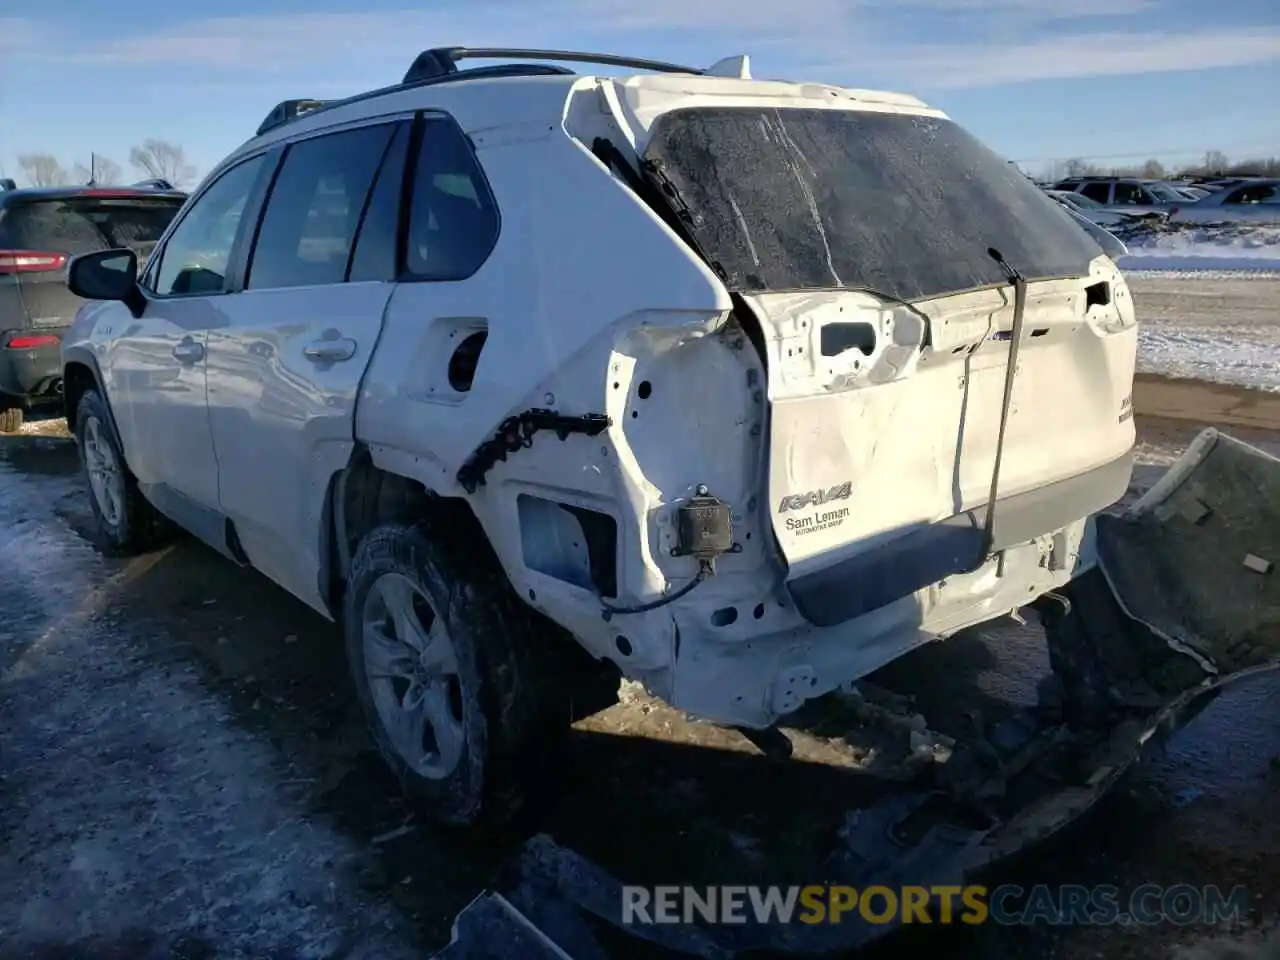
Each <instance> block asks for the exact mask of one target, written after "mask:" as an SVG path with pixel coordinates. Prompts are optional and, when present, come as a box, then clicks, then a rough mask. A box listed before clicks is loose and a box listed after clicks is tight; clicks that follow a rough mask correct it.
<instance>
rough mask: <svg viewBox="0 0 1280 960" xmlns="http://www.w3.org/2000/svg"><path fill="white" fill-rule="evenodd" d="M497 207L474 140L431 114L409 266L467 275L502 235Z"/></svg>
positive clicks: (416, 187)
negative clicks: (476, 151) (475, 151)
mask: <svg viewBox="0 0 1280 960" xmlns="http://www.w3.org/2000/svg"><path fill="white" fill-rule="evenodd" d="M498 227H499V223H498V207H497V204H496V203H495V202H494V199H493V194H492V193H490V191H489V184H488V181H486V180H485V177H484V173H483V172H482V171H481V169H480V164H479V162H478V161H477V160H476V157H475V154H474V153H473V152H472V150H471V145H470V144H469V143H468V142H467V139H466V137H464V136H463V134H462V131H461V130H459V129H458V127H457V125H456V124H455V123H454V122H453V121H452V120H450V119H447V118H444V117H433V118H430V119H428V120H427V122H426V124H425V128H424V130H423V135H422V146H421V148H420V150H419V152H418V157H417V162H416V165H415V169H414V174H413V201H412V206H411V208H410V213H409V237H408V245H407V247H406V251H405V268H406V269H407V270H408V272H409V273H410V274H411V275H412V276H414V277H415V278H417V279H420V280H465V279H466V278H467V277H469V276H471V275H472V274H473V273H475V272H476V271H477V270H479V269H480V267H481V265H482V264H483V263H484V262H485V260H487V259H489V254H490V253H492V252H493V247H494V244H496V243H497V241H498Z"/></svg>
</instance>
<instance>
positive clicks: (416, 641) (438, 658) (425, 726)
mask: <svg viewBox="0 0 1280 960" xmlns="http://www.w3.org/2000/svg"><path fill="white" fill-rule="evenodd" d="M361 635H362V639H363V647H364V666H365V674H366V675H367V676H368V678H369V686H370V689H371V692H372V694H373V703H374V707H375V709H376V710H377V713H378V719H379V720H380V721H381V723H382V728H383V730H384V731H385V732H386V734H387V739H388V740H389V741H390V742H391V746H392V748H393V749H394V750H395V751H396V753H397V754H398V755H399V756H400V758H401V759H402V760H403V761H404V762H405V763H406V764H407V765H408V766H409V768H410V769H411V770H413V771H414V772H415V773H418V774H420V775H421V776H423V777H427V778H428V779H432V780H440V779H443V778H444V777H447V776H449V774H451V773H453V771H454V770H456V769H457V767H458V764H459V762H461V760H462V754H463V752H464V750H465V747H466V730H465V722H464V711H463V708H462V686H461V682H460V678H459V675H458V659H457V655H456V653H455V651H454V647H453V642H452V640H451V639H450V637H449V633H448V628H447V627H446V625H445V620H444V617H442V616H440V615H439V613H438V611H437V610H436V609H435V606H434V605H433V604H432V603H431V600H430V598H428V597H427V595H426V594H425V593H424V592H423V591H422V590H421V589H420V588H419V587H418V586H417V584H415V583H414V582H413V581H412V580H410V579H409V578H408V577H405V576H403V575H401V574H398V573H388V574H384V575H383V576H382V577H380V578H379V579H377V580H376V581H374V583H373V586H372V587H371V588H370V590H369V596H368V597H367V598H366V599H365V603H364V615H363V617H362V624H361Z"/></svg>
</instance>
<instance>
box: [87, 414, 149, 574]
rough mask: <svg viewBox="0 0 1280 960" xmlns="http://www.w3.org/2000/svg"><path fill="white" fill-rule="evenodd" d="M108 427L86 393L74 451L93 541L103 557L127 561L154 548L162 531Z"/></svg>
mask: <svg viewBox="0 0 1280 960" xmlns="http://www.w3.org/2000/svg"><path fill="white" fill-rule="evenodd" d="M110 424H111V418H110V415H109V414H108V413H107V406H106V404H105V403H104V402H103V400H102V397H101V396H100V395H99V394H98V392H97V391H96V390H88V391H86V392H85V394H84V396H82V397H81V398H80V403H79V404H78V405H77V407H76V447H77V448H78V449H79V451H80V466H81V469H82V470H83V471H84V475H85V483H86V485H87V486H88V487H89V504H90V506H91V508H92V509H93V519H94V541H95V542H96V543H97V545H98V547H99V548H100V549H101V550H103V552H105V553H110V554H113V555H116V556H133V555H136V554H139V553H145V552H146V551H147V550H150V549H153V548H154V547H156V546H159V544H160V543H161V542H162V541H163V540H164V539H165V534H166V532H167V529H168V527H167V524H166V523H165V521H164V520H163V518H162V517H161V516H160V514H159V513H158V512H157V511H156V509H155V508H154V507H153V506H151V504H150V503H148V502H147V500H146V498H145V497H143V496H142V492H141V491H140V490H139V489H138V481H137V479H136V478H135V477H134V475H133V474H132V473H131V472H130V471H129V467H128V465H127V464H126V463H125V459H124V453H123V452H122V451H121V449H120V445H119V443H118V442H117V441H116V437H115V433H114V432H113V431H112V429H111V426H110ZM95 476H96V479H95ZM99 481H100V482H101V486H99ZM108 490H109V491H110V492H109V493H108V492H105V491H108Z"/></svg>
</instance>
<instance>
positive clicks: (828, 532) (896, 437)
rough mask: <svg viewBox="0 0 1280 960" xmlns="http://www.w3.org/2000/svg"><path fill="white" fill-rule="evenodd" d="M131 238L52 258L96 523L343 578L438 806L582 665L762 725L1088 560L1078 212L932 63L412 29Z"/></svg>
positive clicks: (1130, 363) (313, 601)
mask: <svg viewBox="0 0 1280 960" xmlns="http://www.w3.org/2000/svg"><path fill="white" fill-rule="evenodd" d="M468 58H482V59H489V60H499V59H505V60H507V61H514V62H505V63H499V64H498V65H496V66H495V65H489V66H481V67H476V68H469V69H459V68H458V67H457V63H458V61H460V60H463V59H468ZM573 61H586V62H595V63H601V64H605V65H608V66H611V67H618V66H621V67H625V68H634V71H635V73H634V75H630V76H624V77H608V76H595V75H582V74H580V73H575V72H573V71H571V70H570V69H568V68H567V67H565V66H562V65H561V64H564V63H567V62H573ZM137 271H138V267H137V264H136V261H135V256H134V254H133V253H132V252H129V251H124V250H120V251H107V252H102V253H94V254H89V255H86V256H83V257H81V258H79V259H78V260H76V261H75V262H74V264H73V266H72V268H71V272H70V279H69V284H70V286H71V288H72V289H73V290H74V291H75V292H76V293H77V294H78V295H80V296H82V297H87V298H90V299H93V300H98V301H106V302H102V303H95V304H91V305H89V306H86V307H85V308H84V309H83V310H82V311H81V313H80V315H79V317H78V319H77V321H76V323H75V326H74V328H73V329H72V330H71V331H70V332H69V334H68V335H67V337H66V339H65V342H64V353H63V359H64V366H65V396H66V403H67V417H68V423H69V425H70V426H71V428H72V429H73V430H74V432H75V435H76V437H77V440H78V441H79V444H80V448H81V451H82V456H83V460H84V465H85V469H86V472H87V475H88V479H89V483H90V486H91V488H92V494H93V505H94V510H95V513H96V515H97V518H98V521H99V525H100V528H101V535H102V539H103V542H104V544H106V545H108V546H110V547H111V548H114V549H116V550H119V551H134V550H140V549H145V548H147V547H149V546H150V545H152V544H153V543H154V542H155V539H154V538H155V535H156V534H158V533H159V532H160V531H161V529H162V528H163V527H164V525H165V524H164V521H165V520H166V519H167V520H168V521H172V522H173V523H176V524H177V525H179V526H180V527H182V528H185V529H186V530H187V531H189V532H191V533H192V534H194V535H195V536H197V537H198V538H200V539H201V540H203V541H205V542H206V543H208V544H209V545H210V546H212V547H213V548H214V549H216V550H218V551H220V552H222V553H223V554H225V555H226V556H227V557H229V558H230V559H232V560H234V561H235V562H238V563H240V564H244V565H251V566H252V567H254V568H256V569H257V570H259V571H261V572H262V573H263V574H265V575H267V576H268V577H270V578H271V579H272V580H274V581H275V582H276V583H278V584H279V585H281V586H282V587H284V588H285V589H286V590H288V591H289V592H291V593H292V594H294V595H295V596H297V597H298V598H300V599H301V600H303V601H304V602H306V603H307V604H309V605H310V606H312V607H314V608H315V609H316V610H318V611H320V612H321V613H322V614H324V615H325V616H327V617H330V618H335V619H337V618H340V619H341V620H342V622H343V623H344V625H345V630H346V636H347V641H348V652H349V656H350V665H351V670H352V673H353V675H354V679H355V684H356V688H357V690H358V693H359V696H360V699H361V702H362V704H363V706H364V708H365V709H366V711H367V713H368V716H369V719H370V723H371V726H372V728H373V731H374V735H375V737H376V739H377V742H378V744H379V746H380V748H381V750H382V752H383V754H384V755H385V757H386V759H387V761H388V762H389V763H390V764H391V765H392V766H393V767H394V768H395V770H396V771H397V772H398V773H399V775H400V776H401V777H402V778H403V780H404V781H405V782H406V784H407V785H409V786H410V787H411V788H412V789H413V790H414V791H415V792H417V793H418V794H419V795H420V796H421V797H422V799H423V800H424V801H425V802H426V804H427V806H428V807H429V808H430V809H431V811H432V812H433V814H434V815H435V816H436V817H438V818H439V819H441V820H443V821H449V822H471V821H474V820H476V819H477V818H479V817H481V816H487V815H490V814H493V815H497V814H498V812H499V811H501V810H504V809H506V808H507V807H509V804H507V803H505V800H507V799H509V798H510V797H512V796H514V795H515V791H514V790H513V789H512V787H513V785H514V783H515V782H516V780H517V779H518V775H519V774H520V773H521V772H522V771H524V770H527V769H529V768H530V767H532V766H535V765H536V764H537V763H538V760H539V754H538V752H537V751H535V750H532V749H531V748H530V746H529V740H530V738H531V737H533V736H534V735H535V734H536V733H538V732H541V731H544V730H546V729H547V728H548V724H550V726H553V727H554V726H556V725H560V726H564V725H566V724H567V716H568V714H567V707H566V706H565V697H566V695H567V696H568V697H570V698H572V697H574V696H575V693H576V691H577V690H578V689H579V687H578V686H577V685H578V684H579V683H584V684H585V683H588V682H589V681H591V680H593V679H594V677H595V676H596V674H597V672H599V671H600V670H601V665H604V667H607V668H608V669H609V670H612V669H613V666H616V668H617V669H618V670H620V671H621V673H622V674H624V675H626V676H628V677H631V678H635V679H637V680H639V681H641V682H643V684H644V685H645V686H646V687H647V688H648V689H649V690H650V691H652V692H653V693H654V694H656V695H658V696H660V697H662V698H664V699H665V700H667V701H669V702H670V703H672V704H674V705H676V706H677V707H679V708H682V709H684V710H687V711H689V712H690V713H693V714H696V715H699V716H701V717H704V718H707V719H709V720H712V721H715V722H718V723H722V724H725V725H731V726H735V727H738V728H740V729H743V730H744V731H746V732H748V734H749V735H754V734H752V733H751V732H752V731H769V730H771V729H772V728H773V725H774V724H775V723H776V721H777V720H778V718H779V717H781V716H783V715H785V714H787V713H789V712H791V711H794V710H795V709H796V708H797V707H799V706H800V705H801V704H802V703H803V702H804V701H805V700H807V699H810V698H813V697H817V696H819V695H822V694H824V693H827V692H829V691H831V690H833V689H834V688H836V687H838V686H840V685H841V684H843V683H846V682H849V681H852V680H855V679H857V678H859V677H861V676H863V675H865V674H867V673H869V672H871V671H873V670H876V669H877V668H879V667H881V666H883V665H884V664H886V663H888V662H889V661H891V660H893V659H895V658H897V657H900V656H902V655H903V654H905V653H906V652H907V651H909V650H911V649H913V648H915V647H917V646H919V645H920V644H923V643H926V642H928V641H930V640H934V639H937V638H941V637H946V636H949V635H951V634H953V633H955V632H956V631H958V630H961V629H963V628H965V627H969V626H972V625H974V624H977V623H981V622H983V621H987V620H990V619H992V618H995V617H999V616H1002V615H1005V614H1007V613H1009V612H1010V611H1014V610H1016V609H1017V608H1019V607H1021V606H1023V605H1025V604H1027V603H1029V602H1030V601H1031V600H1033V599H1035V598H1037V597H1039V596H1041V595H1043V594H1045V593H1046V592H1049V591H1053V590H1055V589H1056V588H1058V587H1060V586H1062V585H1063V584H1064V583H1066V582H1067V581H1068V580H1070V579H1071V578H1073V577H1074V576H1077V575H1078V574H1080V573H1081V572H1083V571H1085V570H1087V569H1089V568H1090V567H1091V566H1092V565H1093V564H1094V562H1095V558H1094V554H1093V545H1092V542H1091V538H1090V536H1089V535H1088V533H1087V531H1088V530H1090V529H1091V527H1089V525H1087V524H1086V522H1085V521H1086V517H1088V516H1089V515H1090V514H1091V513H1093V512H1094V511H1097V510H1099V509H1101V508H1103V507H1105V506H1107V505H1109V504H1111V503H1113V502H1114V501H1116V500H1117V499H1118V498H1119V497H1120V496H1121V495H1122V493H1123V492H1124V491H1125V489H1126V487H1127V485H1128V482H1129V478H1130V472H1131V468H1132V448H1133V445H1134V427H1133V423H1132V418H1131V403H1130V389H1131V383H1132V378H1133V372H1134V361H1135V355H1136V348H1137V331H1136V326H1135V319H1134V311H1133V306H1132V303H1131V301H1130V298H1129V294H1128V291H1127V288H1126V286H1125V283H1124V281H1123V279H1122V278H1121V276H1120V274H1119V273H1118V271H1117V269H1116V267H1115V265H1114V264H1113V263H1112V262H1111V260H1109V259H1108V258H1107V256H1106V255H1105V254H1104V253H1103V251H1102V250H1101V248H1099V246H1098V245H1097V244H1096V242H1095V241H1094V240H1093V239H1092V238H1091V237H1090V236H1088V235H1087V234H1086V233H1085V231H1083V230H1082V229H1081V228H1080V227H1079V226H1078V225H1077V224H1076V223H1075V222H1074V221H1073V220H1072V219H1071V218H1070V217H1069V216H1068V215H1067V214H1066V213H1064V212H1063V211H1062V210H1061V209H1060V207H1059V206H1058V204H1057V203H1055V202H1054V201H1053V200H1052V199H1050V198H1048V197H1046V196H1045V195H1044V194H1043V192H1042V191H1040V190H1039V189H1038V188H1037V187H1036V186H1035V185H1034V184H1033V183H1031V182H1030V181H1029V180H1027V179H1026V178H1025V177H1024V176H1022V175H1021V174H1020V173H1019V172H1018V171H1017V170H1016V169H1015V168H1013V167H1012V166H1011V165H1010V164H1008V163H1007V162H1005V161H1004V160H1003V159H1001V158H1000V157H998V156H996V155H995V154H994V153H992V152H991V151H989V150H988V149H986V148H985V147H983V146H982V145H981V144H979V143H978V142H977V141H976V140H975V139H974V138H973V137H972V136H970V135H969V134H968V133H966V132H965V131H964V130H962V129H961V128H960V127H958V126H957V125H956V124H955V123H953V122H952V121H951V120H949V119H948V118H947V117H946V116H944V115H943V114H942V113H941V112H939V111H937V110H934V109H931V108H929V107H928V106H926V105H925V104H923V103H922V102H920V101H919V100H917V99H915V98H913V97H910V96H905V95H902V94H894V93H881V92H874V91H868V90H856V89H845V88H842V87H836V86H829V85H824V84H818V83H789V82H777V81H763V80H754V79H751V78H750V77H749V73H748V69H747V64H746V59H745V58H732V59H730V60H725V61H721V62H720V63H718V64H716V66H714V67H712V68H710V69H709V70H695V69H691V68H687V67H679V66H675V65H671V64H661V63H654V62H650V61H638V60H632V59H629V58H622V57H610V56H604V55H594V54H573V53H567V52H564V51H528V50H517V51H512V50H466V49H462V48H453V49H438V50H429V51H426V52H424V53H423V54H422V55H421V56H420V57H419V58H418V59H417V61H416V62H415V63H414V65H413V67H412V68H411V69H410V71H409V72H408V74H407V75H406V76H405V78H404V81H403V82H402V83H399V84H397V85H395V86H391V87H387V88H385V89H380V90H375V91H372V92H369V93H365V94H361V95H359V96H355V97H352V98H350V99H347V100H341V101H330V102H316V101H289V102H286V103H284V104H281V105H280V106H279V107H277V108H276V110H275V111H273V112H272V114H271V115H270V116H269V117H268V118H267V120H266V121H264V123H263V125H262V127H261V128H260V129H259V131H258V135H257V136H255V137H254V138H253V139H252V140H250V141H249V142H248V143H246V144H245V145H244V146H242V147H241V148H240V149H238V150H237V151H236V152H235V153H234V154H232V155H231V156H230V157H229V158H228V159H226V160H225V161H224V162H223V163H222V164H221V165H220V166H219V167H218V168H217V169H215V170H214V171H213V172H212V173H211V174H210V175H209V177H208V178H207V179H206V181H205V182H204V183H203V184H202V185H201V187H200V188H199V189H198V190H197V191H195V192H194V193H193V195H192V196H191V198H190V200H189V201H188V202H187V204H186V206H185V208H184V209H183V211H182V212H181V213H180V214H179V215H178V216H177V218H176V219H175V221H174V222H173V224H172V225H171V227H170V228H169V230H168V231H167V233H166V235H165V236H164V237H163V238H162V239H161V241H160V243H159V245H158V246H157V248H156V251H155V253H154V254H153V255H152V256H151V257H150V258H149V260H148V262H147V263H146V265H145V266H144V267H143V268H141V271H140V273H139V272H137ZM575 641H576V643H575ZM579 648H581V650H585V651H586V653H587V654H589V655H590V656H589V657H582V660H583V661H584V662H586V663H587V664H588V665H589V667H590V669H585V670H583V669H579V666H580V665H579V664H578V663H576V662H575V660H574V658H575V657H578V656H580V655H581V650H580V649H579ZM612 676H613V677H614V678H615V680H616V676H617V673H616V672H614V673H612ZM615 689H616V686H615ZM757 741H758V742H760V743H768V742H769V736H768V735H766V734H764V733H761V734H759V735H758V736H757Z"/></svg>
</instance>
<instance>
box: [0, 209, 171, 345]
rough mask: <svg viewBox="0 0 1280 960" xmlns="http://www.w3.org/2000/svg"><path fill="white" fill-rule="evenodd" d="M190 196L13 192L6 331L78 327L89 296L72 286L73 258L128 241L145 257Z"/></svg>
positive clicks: (5, 274) (1, 233)
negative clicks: (70, 268)
mask: <svg viewBox="0 0 1280 960" xmlns="http://www.w3.org/2000/svg"><path fill="white" fill-rule="evenodd" d="M182 202H183V198H182V197H178V196H150V195H147V194H142V193H138V192H137V191H113V190H85V191H81V192H78V193H76V194H72V195H68V196H65V197H49V198H45V197H38V196H37V197H32V198H30V199H25V198H24V199H17V200H13V199H11V200H10V201H9V203H8V204H6V205H5V206H4V208H3V212H2V213H0V330H19V329H37V330H53V331H61V330H63V329H65V328H66V327H68V326H70V325H71V321H72V319H73V318H74V317H75V313H76V310H77V309H78V308H79V306H80V303H81V301H80V299H79V298H78V297H76V296H75V295H73V294H72V293H71V292H70V291H69V290H68V289H67V287H66V279H67V263H68V262H69V261H70V259H71V258H72V257H74V256H76V255H78V254H81V253H89V252H92V251H94V250H107V249H111V248H115V247H127V248H129V249H131V250H133V251H134V252H136V253H137V254H138V259H139V260H140V261H143V260H145V259H146V257H147V256H148V255H149V254H150V253H151V250H152V248H154V247H155V245H156V241H157V240H159V239H160V236H161V234H163V233H164V231H165V228H166V227H167V226H168V225H169V222H170V221H171V220H172V219H173V217H174V215H175V214H176V213H177V212H178V210H179V209H180V208H181V206H182Z"/></svg>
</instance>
